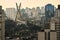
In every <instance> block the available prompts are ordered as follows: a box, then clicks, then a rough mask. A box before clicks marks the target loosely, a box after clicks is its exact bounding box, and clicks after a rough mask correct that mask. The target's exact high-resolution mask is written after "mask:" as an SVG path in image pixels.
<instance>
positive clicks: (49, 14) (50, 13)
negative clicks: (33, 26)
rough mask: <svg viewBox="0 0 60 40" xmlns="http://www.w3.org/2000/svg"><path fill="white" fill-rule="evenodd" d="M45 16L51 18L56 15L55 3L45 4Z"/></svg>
mask: <svg viewBox="0 0 60 40" xmlns="http://www.w3.org/2000/svg"><path fill="white" fill-rule="evenodd" d="M45 16H46V18H51V17H53V16H54V5H52V4H47V5H46V6H45Z"/></svg>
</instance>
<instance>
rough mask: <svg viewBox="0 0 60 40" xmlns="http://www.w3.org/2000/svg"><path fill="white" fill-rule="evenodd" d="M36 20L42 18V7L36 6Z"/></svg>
mask: <svg viewBox="0 0 60 40" xmlns="http://www.w3.org/2000/svg"><path fill="white" fill-rule="evenodd" d="M36 20H38V21H39V20H41V9H40V7H37V8H36Z"/></svg>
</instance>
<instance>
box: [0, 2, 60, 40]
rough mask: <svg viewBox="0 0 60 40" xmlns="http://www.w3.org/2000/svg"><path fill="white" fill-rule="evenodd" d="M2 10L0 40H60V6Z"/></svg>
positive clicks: (0, 7) (0, 9) (49, 5)
mask: <svg viewBox="0 0 60 40" xmlns="http://www.w3.org/2000/svg"><path fill="white" fill-rule="evenodd" d="M21 5H22V3H20V4H19V5H18V3H16V8H6V10H4V9H2V6H0V40H60V4H58V5H57V8H56V7H55V6H54V5H53V4H46V5H45V6H43V7H41V8H40V7H39V6H37V7H36V8H34V7H33V8H29V7H26V8H21Z"/></svg>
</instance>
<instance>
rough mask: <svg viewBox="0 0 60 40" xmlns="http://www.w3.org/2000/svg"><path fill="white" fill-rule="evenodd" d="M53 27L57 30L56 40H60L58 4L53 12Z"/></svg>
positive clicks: (59, 11)
mask: <svg viewBox="0 0 60 40" xmlns="http://www.w3.org/2000/svg"><path fill="white" fill-rule="evenodd" d="M55 20H56V21H55V27H56V31H57V40H60V5H58V9H57V10H56V13H55Z"/></svg>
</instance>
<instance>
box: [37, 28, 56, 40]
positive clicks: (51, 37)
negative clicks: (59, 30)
mask: <svg viewBox="0 0 60 40" xmlns="http://www.w3.org/2000/svg"><path fill="white" fill-rule="evenodd" d="M38 40H57V35H56V31H51V30H50V29H45V30H44V31H41V32H38Z"/></svg>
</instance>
